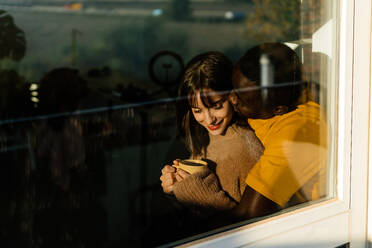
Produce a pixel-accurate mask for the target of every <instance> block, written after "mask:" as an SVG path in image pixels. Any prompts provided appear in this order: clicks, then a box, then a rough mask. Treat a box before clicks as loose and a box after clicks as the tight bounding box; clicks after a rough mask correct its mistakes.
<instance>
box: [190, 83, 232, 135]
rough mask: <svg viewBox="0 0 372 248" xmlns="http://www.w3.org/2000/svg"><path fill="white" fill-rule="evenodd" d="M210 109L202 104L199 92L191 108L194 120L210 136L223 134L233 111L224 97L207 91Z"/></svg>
mask: <svg viewBox="0 0 372 248" xmlns="http://www.w3.org/2000/svg"><path fill="white" fill-rule="evenodd" d="M207 94H209V100H210V103H211V104H210V107H207V106H205V105H204V104H203V102H202V99H201V97H200V92H197V93H196V102H195V103H196V104H194V106H192V107H191V110H192V113H193V115H194V118H195V120H196V121H197V122H198V123H199V124H200V125H202V126H203V127H205V128H206V129H207V130H208V132H209V133H210V134H211V135H222V134H224V133H225V131H226V129H227V127H228V125H229V124H230V121H231V118H232V116H233V109H232V107H231V105H230V103H229V101H227V98H226V97H223V96H222V95H220V94H218V93H217V92H216V91H213V90H209V91H207Z"/></svg>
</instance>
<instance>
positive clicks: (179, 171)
mask: <svg viewBox="0 0 372 248" xmlns="http://www.w3.org/2000/svg"><path fill="white" fill-rule="evenodd" d="M189 176H190V173H188V172H186V171H184V170H182V169H177V172H176V180H177V182H181V181H182V180H184V179H186V178H187V177H189Z"/></svg>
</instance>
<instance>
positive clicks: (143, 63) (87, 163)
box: [0, 0, 337, 247]
mask: <svg viewBox="0 0 372 248" xmlns="http://www.w3.org/2000/svg"><path fill="white" fill-rule="evenodd" d="M336 7H337V6H334V4H333V3H332V1H330V0H329V1H320V0H295V1H293V0H281V1H277V0H234V1H227V0H197V1H191V0H169V1H165V0H164V1H163V0H159V1H152V0H133V1H127V0H115V1H109V0H100V1H93V0H85V1H80V0H76V1H64V0H38V1H36V0H1V1H0V87H1V90H0V164H1V166H0V184H1V188H2V190H1V191H0V192H1V193H0V194H1V195H0V197H1V199H2V200H1V202H2V204H0V208H1V211H0V215H1V217H0V219H1V220H2V221H1V223H0V242H1V243H0V246H1V247H8V246H10V245H11V246H12V247H62V246H63V247H122V246H123V245H124V246H129V247H154V246H162V245H164V246H168V245H169V246H172V245H175V244H179V243H183V242H186V241H189V240H193V239H197V238H200V237H204V236H205V235H206V233H208V234H211V233H215V232H217V231H218V232H221V231H223V230H226V229H225V228H227V227H229V228H231V227H233V226H234V225H232V224H237V223H238V225H242V224H245V223H248V222H250V221H255V220H258V219H260V218H262V217H265V216H266V217H267V216H271V215H272V214H280V213H282V212H283V211H289V210H291V209H293V208H297V207H302V206H304V205H308V204H312V203H314V202H318V201H322V200H324V199H329V198H332V197H335V194H334V192H335V191H334V186H335V185H334V184H335V180H334V177H333V175H334V171H335V161H334V155H335V151H336V148H335V142H334V140H335V135H334V133H335V131H336V130H335V124H336V110H337V109H336V104H335V102H336V101H335V99H336V97H337V96H336V94H335V92H336V85H335V83H336V78H335V74H336V72H335V70H336V64H337V63H336V62H337V56H335V55H336V52H335V51H337V50H336V48H337V46H336V45H337V42H336V41H337V37H336V27H337V26H336V25H335V24H336V21H335V20H336V17H337V16H336V15H335V13H336V11H335V9H336ZM177 123H178V124H179V125H177ZM176 159H179V160H177V161H174V160H176ZM187 159H192V160H187ZM185 160H186V161H185ZM166 165H173V166H168V167H165V166H166ZM190 168H191V169H190ZM182 169H183V170H182ZM189 169H190V170H189ZM173 170H174V171H178V172H177V173H172V172H173ZM195 171H196V172H195ZM252 197H253V198H252ZM254 197H256V198H254ZM257 197H258V198H257ZM252 199H259V201H258V203H257V202H256V203H255V202H254V201H252ZM247 221H248V222H247ZM221 227H222V228H221ZM210 231H212V232H210ZM200 234H202V235H200Z"/></svg>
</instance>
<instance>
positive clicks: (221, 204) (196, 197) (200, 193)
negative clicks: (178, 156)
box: [173, 170, 237, 210]
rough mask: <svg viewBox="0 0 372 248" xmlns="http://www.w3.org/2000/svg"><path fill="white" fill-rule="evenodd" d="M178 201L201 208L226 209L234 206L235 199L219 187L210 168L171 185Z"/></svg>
mask: <svg viewBox="0 0 372 248" xmlns="http://www.w3.org/2000/svg"><path fill="white" fill-rule="evenodd" d="M173 193H174V194H175V196H176V198H177V200H178V201H180V202H182V203H184V204H187V205H191V206H195V207H201V208H208V209H215V210H226V209H231V208H233V207H234V206H236V204H237V203H236V201H234V200H233V199H232V198H230V197H229V196H228V195H227V194H226V193H225V191H223V190H222V189H221V186H220V184H219V182H218V178H217V176H216V175H215V174H214V173H213V172H212V171H210V170H205V171H202V172H198V173H195V174H192V175H190V176H189V177H187V178H185V179H184V180H183V181H181V182H178V183H176V184H175V185H174V187H173Z"/></svg>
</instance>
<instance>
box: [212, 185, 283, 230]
mask: <svg viewBox="0 0 372 248" xmlns="http://www.w3.org/2000/svg"><path fill="white" fill-rule="evenodd" d="M279 210H281V207H280V206H279V205H278V204H276V203H275V202H273V201H271V200H269V199H268V198H266V197H265V196H263V195H261V194H260V193H258V192H257V191H255V190H254V189H252V188H251V187H249V186H248V185H247V187H246V188H245V191H244V193H243V196H242V199H241V201H240V202H239V203H238V205H237V206H236V207H234V208H232V209H230V210H227V211H221V212H218V213H217V214H216V215H215V216H214V217H213V218H210V219H209V220H210V221H209V223H208V224H207V225H208V227H207V229H208V230H211V229H215V228H219V227H223V226H226V225H230V224H234V223H237V222H240V221H244V220H248V219H252V218H256V217H260V216H265V215H269V214H272V213H275V212H277V211H279Z"/></svg>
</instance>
